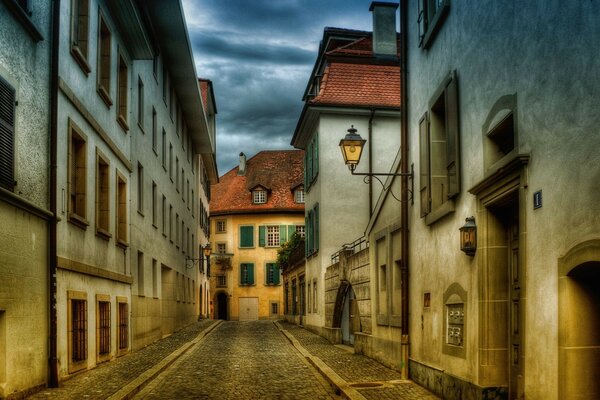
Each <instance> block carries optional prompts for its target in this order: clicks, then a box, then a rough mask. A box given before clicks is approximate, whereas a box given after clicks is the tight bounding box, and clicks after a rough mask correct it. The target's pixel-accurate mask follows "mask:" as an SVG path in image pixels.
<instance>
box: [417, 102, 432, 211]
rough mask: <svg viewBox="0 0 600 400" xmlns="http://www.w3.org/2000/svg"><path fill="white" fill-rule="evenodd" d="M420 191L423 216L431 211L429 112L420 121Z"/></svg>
mask: <svg viewBox="0 0 600 400" xmlns="http://www.w3.org/2000/svg"><path fill="white" fill-rule="evenodd" d="M419 171H420V181H419V193H420V196H421V217H424V216H426V215H427V214H429V212H430V211H431V199H430V197H431V196H430V194H429V120H428V119H427V113H425V115H423V117H422V118H421V120H420V121H419Z"/></svg>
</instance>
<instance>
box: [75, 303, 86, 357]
mask: <svg viewBox="0 0 600 400" xmlns="http://www.w3.org/2000/svg"><path fill="white" fill-rule="evenodd" d="M71 324H72V325H71V326H72V331H71V346H72V347H71V360H72V361H74V362H76V361H83V360H85V359H87V301H85V300H71Z"/></svg>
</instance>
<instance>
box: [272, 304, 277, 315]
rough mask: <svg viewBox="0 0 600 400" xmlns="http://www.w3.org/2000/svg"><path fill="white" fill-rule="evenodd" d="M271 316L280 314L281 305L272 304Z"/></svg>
mask: <svg viewBox="0 0 600 400" xmlns="http://www.w3.org/2000/svg"><path fill="white" fill-rule="evenodd" d="M271 314H272V315H277V314H279V303H271Z"/></svg>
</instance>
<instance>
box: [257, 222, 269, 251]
mask: <svg viewBox="0 0 600 400" xmlns="http://www.w3.org/2000/svg"><path fill="white" fill-rule="evenodd" d="M266 228H267V227H266V226H264V225H261V226H259V227H258V245H259V246H260V247H265V244H266V240H265V231H266Z"/></svg>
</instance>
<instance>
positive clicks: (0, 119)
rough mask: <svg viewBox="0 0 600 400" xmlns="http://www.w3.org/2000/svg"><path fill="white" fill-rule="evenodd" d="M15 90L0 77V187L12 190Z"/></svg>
mask: <svg viewBox="0 0 600 400" xmlns="http://www.w3.org/2000/svg"><path fill="white" fill-rule="evenodd" d="M15 100H16V93H15V89H14V88H13V87H12V86H11V85H10V84H9V83H8V82H7V81H5V80H4V79H3V78H2V77H0V187H3V188H4V189H7V190H10V191H12V190H13V189H14V185H15V180H14V143H15V104H16V102H15Z"/></svg>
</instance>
